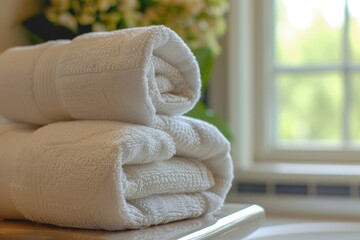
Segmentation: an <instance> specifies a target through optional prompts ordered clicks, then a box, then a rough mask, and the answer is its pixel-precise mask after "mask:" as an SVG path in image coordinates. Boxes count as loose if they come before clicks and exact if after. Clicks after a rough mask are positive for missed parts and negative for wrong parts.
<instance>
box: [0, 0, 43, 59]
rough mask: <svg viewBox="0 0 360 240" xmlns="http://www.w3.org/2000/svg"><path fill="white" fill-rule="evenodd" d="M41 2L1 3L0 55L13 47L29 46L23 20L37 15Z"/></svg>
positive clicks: (14, 0) (11, 0) (13, 0)
mask: <svg viewBox="0 0 360 240" xmlns="http://www.w3.org/2000/svg"><path fill="white" fill-rule="evenodd" d="M38 1H39V0H1V1H0V36H1V38H0V53H1V52H3V51H4V50H5V49H7V48H9V47H13V46H19V45H25V44H27V43H28V42H27V40H26V33H25V31H24V29H23V28H22V27H21V20H22V19H25V18H26V17H28V16H30V15H32V14H34V13H36V11H37V8H36V6H38Z"/></svg>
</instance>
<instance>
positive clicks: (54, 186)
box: [0, 117, 233, 230]
mask: <svg viewBox="0 0 360 240" xmlns="http://www.w3.org/2000/svg"><path fill="white" fill-rule="evenodd" d="M159 122H160V121H159ZM20 126H21V125H16V126H15V127H14V125H10V124H3V125H0V134H1V135H0V163H1V168H0V184H1V188H0V199H1V201H2V202H1V204H0V206H2V207H0V218H19V216H20V217H21V216H22V218H26V219H30V220H33V221H36V222H41V223H49V224H55V225H58V226H67V227H78V228H89V229H107V230H121V229H132V228H141V227H145V226H150V225H155V224H160V223H166V222H170V221H175V220H179V219H184V218H192V217H198V216H200V215H203V214H206V213H210V212H213V211H215V210H217V209H218V208H220V207H221V206H222V204H223V201H224V198H225V195H226V193H227V192H228V190H229V188H230V184H231V181H232V178H233V175H232V162H231V157H230V155H229V143H228V142H227V140H226V139H225V138H224V137H223V136H222V135H221V134H220V133H219V131H218V130H217V129H215V128H214V127H213V126H211V125H209V124H207V123H204V122H202V121H199V120H194V119H191V118H187V117H176V118H171V117H161V124H160V125H159V126H158V128H159V129H154V128H149V127H145V126H138V125H132V124H125V123H120V122H112V121H73V122H59V123H54V124H49V125H47V126H44V127H41V128H39V129H37V130H36V131H34V132H32V130H31V129H30V130H29V128H24V127H23V128H20ZM13 128H18V129H13ZM2 132H3V133H2ZM17 140H18V141H19V142H18V143H17ZM12 143H16V144H12ZM7 173H9V174H7ZM4 203H5V204H4Z"/></svg>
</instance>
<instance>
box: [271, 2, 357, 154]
mask: <svg viewBox="0 0 360 240" xmlns="http://www.w3.org/2000/svg"><path fill="white" fill-rule="evenodd" d="M273 4H274V6H272V7H273V8H272V9H273V10H274V13H275V14H273V17H272V22H273V27H272V30H273V31H272V32H273V34H272V36H273V47H272V49H273V54H272V59H271V62H272V63H273V64H272V69H271V73H270V74H271V78H272V79H271V80H272V83H271V85H272V88H273V89H274V92H273V93H272V94H273V98H272V99H273V102H272V104H273V106H274V107H273V108H272V109H271V110H272V115H273V116H274V120H275V123H274V128H273V131H274V132H273V134H272V136H273V138H274V139H272V140H273V141H274V142H275V143H276V145H277V146H289V145H290V146H291V145H295V146H296V145H309V144H311V145H327V146H331V145H332V146H340V145H341V146H342V147H344V148H347V147H351V146H352V145H359V140H360V128H359V127H360V124H359V123H360V105H359V104H360V102H359V99H358V98H359V97H358V96H360V94H359V91H360V88H359V87H360V84H359V81H360V80H358V79H359V73H360V71H359V70H360V68H359V67H360V59H359V57H360V45H359V44H357V43H356V40H355V39H360V2H359V1H357V0H332V1H323V0H311V1H296V0H276V1H274V2H273ZM270 47H271V46H270ZM357 89H359V90H357Z"/></svg>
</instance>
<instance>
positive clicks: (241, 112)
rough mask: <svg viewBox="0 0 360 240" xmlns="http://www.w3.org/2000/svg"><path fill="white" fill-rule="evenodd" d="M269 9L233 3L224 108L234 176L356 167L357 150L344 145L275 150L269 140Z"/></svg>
mask: <svg viewBox="0 0 360 240" xmlns="http://www.w3.org/2000/svg"><path fill="white" fill-rule="evenodd" d="M272 6H273V1H272V0H257V1H252V0H241V1H237V0H233V1H231V9H230V12H229V22H230V24H229V33H228V34H229V35H228V42H227V46H228V62H229V64H228V73H229V84H228V93H229V94H228V96H229V97H228V107H229V119H230V127H231V129H232V130H233V132H234V139H233V142H232V146H233V150H232V151H233V152H232V154H233V156H234V159H239V161H235V169H236V171H244V170H249V169H253V168H254V167H256V166H257V165H259V164H260V165H261V164H263V165H264V164H267V165H269V166H271V164H282V163H285V164H288V163H292V164H304V163H305V164H335V165H339V164H340V165H349V166H352V165H358V164H359V163H360V162H359V159H360V152H359V151H360V148H354V147H349V146H345V145H344V146H339V147H326V146H317V147H316V148H313V149H309V148H308V147H307V148H306V147H304V146H302V147H282V148H281V149H280V148H277V149H276V148H274V144H273V143H272V141H271V139H274V138H273V134H274V132H273V130H272V129H275V128H274V125H273V124H275V119H274V117H275V116H274V115H273V114H272V112H271V111H269V109H271V107H272V106H271V103H272V102H274V101H273V99H271V98H272V97H273V96H274V94H273V91H275V90H274V89H273V86H275V85H274V84H271V81H273V79H270V80H269V79H268V78H269V76H273V74H271V73H272V71H273V66H272V65H271V64H272V59H273V56H274V53H273V52H272V51H271V48H269V46H272V45H273V42H272V41H273V39H274V38H273V36H272V34H273V33H272V30H271V29H272V24H273V23H272V21H271V20H272V19H273V17H272V16H271V14H272V13H273V11H269V9H271V8H272ZM259 9H260V10H261V11H260V10H259ZM255 29H256V31H255ZM266 46H268V47H266ZM345 54H346V50H345ZM266 89H270V91H266ZM344 91H349V89H345V90H344ZM346 101H348V100H346ZM345 104H347V105H348V103H345ZM345 111H346V110H345ZM269 119H270V121H269ZM269 169H273V168H271V167H270V168H269ZM304 173H306V171H304ZM329 174H330V175H331V173H329Z"/></svg>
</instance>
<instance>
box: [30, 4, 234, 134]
mask: <svg viewBox="0 0 360 240" xmlns="http://www.w3.org/2000/svg"><path fill="white" fill-rule="evenodd" d="M227 9H228V2H227V0H43V2H42V6H41V11H40V14H39V15H36V16H32V17H30V18H28V19H26V20H25V21H24V26H25V27H26V28H27V29H28V30H29V32H30V33H31V37H32V39H33V41H34V42H36V43H39V42H44V41H48V40H55V39H72V38H74V37H76V36H78V35H81V34H83V33H87V32H94V31H111V30H116V29H122V28H129V27H136V26H148V25H165V26H167V27H169V28H171V29H172V30H174V31H175V32H176V33H177V34H178V35H179V36H180V37H181V38H182V39H183V40H184V41H185V42H186V43H187V44H188V45H189V47H190V48H191V49H192V51H193V52H194V54H195V56H196V58H197V60H198V62H199V65H200V71H201V76H202V86H203V89H202V92H203V93H204V91H205V88H206V86H207V81H208V79H209V77H210V75H211V72H212V68H213V64H214V61H215V57H216V56H217V55H218V54H219V53H220V50H221V49H220V46H219V43H218V37H219V36H221V35H222V34H224V32H225V29H226V22H225V18H224V14H225V13H226V11H227ZM203 96H204V94H203ZM204 101H205V100H204V98H203V99H202V101H200V103H199V104H198V105H197V106H196V107H195V109H194V110H193V111H192V112H190V113H189V115H190V116H193V117H197V118H201V119H204V120H206V121H209V122H212V123H213V124H215V125H217V126H218V127H219V128H220V130H222V131H223V133H224V134H225V135H227V136H229V133H228V131H227V129H226V128H227V127H226V124H224V123H223V122H224V121H223V120H222V119H220V118H219V116H217V115H216V114H214V113H213V112H211V111H210V110H209V109H207V107H206V104H204Z"/></svg>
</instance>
